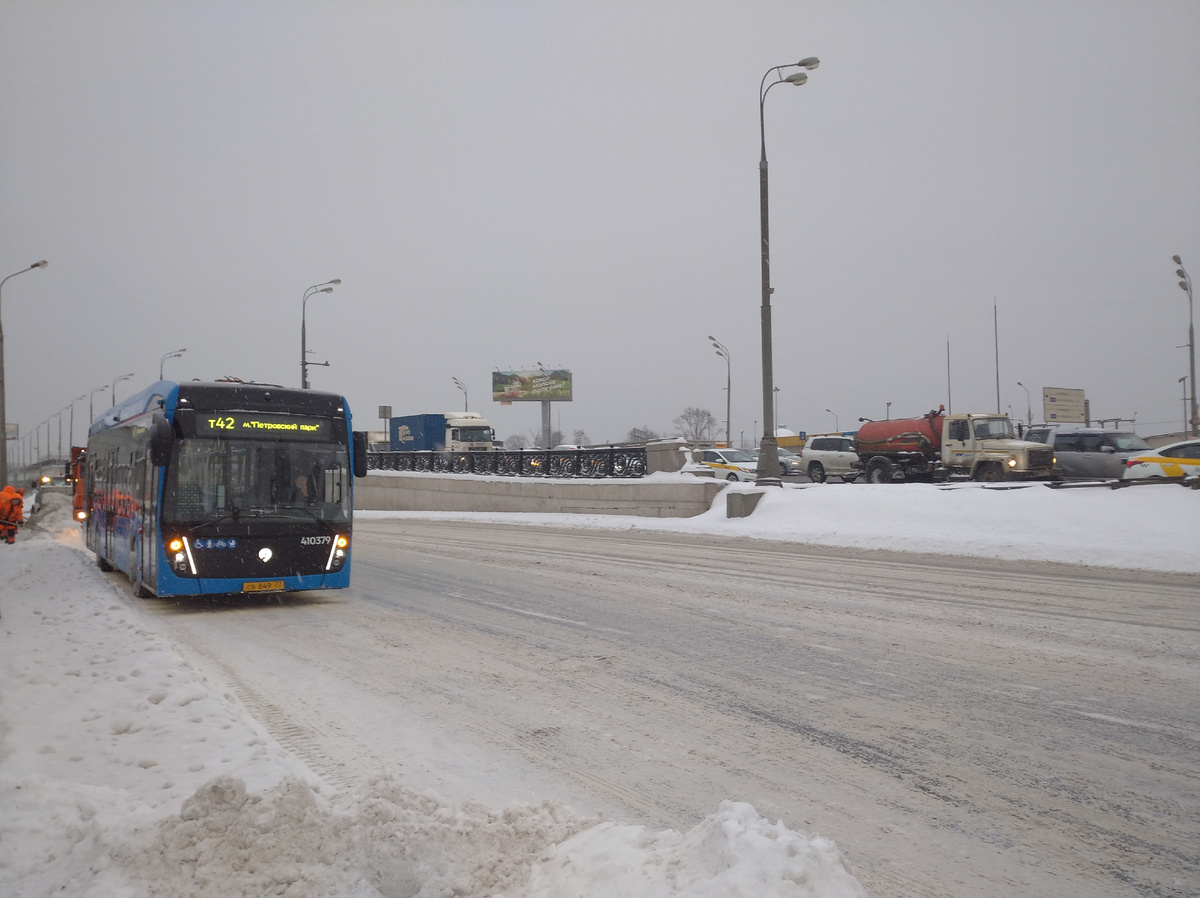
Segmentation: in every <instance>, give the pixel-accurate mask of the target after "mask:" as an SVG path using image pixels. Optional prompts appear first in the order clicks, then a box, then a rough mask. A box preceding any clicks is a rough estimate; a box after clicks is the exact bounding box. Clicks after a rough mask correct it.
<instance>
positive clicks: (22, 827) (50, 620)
mask: <svg viewBox="0 0 1200 898" xmlns="http://www.w3.org/2000/svg"><path fill="white" fill-rule="evenodd" d="M56 499H57V497H48V501H47V508H46V509H45V511H44V512H43V514H42V515H41V518H40V520H38V521H35V522H34V523H35V524H36V525H37V526H36V527H27V528H25V529H24V530H23V531H22V533H21V536H20V539H19V541H18V543H17V545H16V546H14V547H11V548H6V550H5V551H4V552H3V554H0V582H4V583H5V590H4V593H3V596H2V597H0V639H2V640H3V652H2V657H0V677H2V679H0V684H2V686H3V689H2V692H0V808H2V813H0V893H2V894H5V895H11V896H21V898H35V896H47V898H48V896H50V895H72V896H89V898H90V896H95V898H99V896H105V898H110V896H130V898H132V896H142V895H170V896H222V898H229V896H247V898H249V896H256V898H257V896H261V895H286V896H291V898H318V896H320V898H324V896H351V898H374V896H385V898H409V896H421V898H426V896H442V895H460V896H493V895H505V896H509V898H518V896H524V898H552V896H553V898H558V896H562V895H576V894H577V895H588V896H607V895H614V896H615V895H625V894H636V895H639V896H643V898H668V896H675V895H684V894H686V895H696V896H701V895H702V896H711V898H719V896H729V898H734V896H746V898H749V896H756V898H772V896H780V898H782V896H784V895H787V896H794V895H801V896H812V898H849V896H860V895H863V894H865V893H864V892H863V890H862V889H861V887H860V886H859V884H858V883H857V882H856V881H855V880H854V879H853V877H852V876H850V874H849V873H848V872H847V871H846V869H845V867H844V865H843V863H842V861H841V859H840V856H839V854H838V851H837V848H836V846H834V845H833V844H832V843H831V842H829V841H828V840H825V839H821V838H820V837H812V838H809V837H807V836H804V835H800V834H798V833H795V832H792V831H790V830H787V829H786V828H785V827H783V826H782V825H780V824H772V823H771V822H769V821H767V820H765V819H764V818H762V817H761V816H760V815H758V814H757V813H756V812H755V810H754V809H753V808H752V807H751V806H750V805H747V804H744V803H737V802H723V803H721V804H720V806H719V807H715V808H714V813H713V814H712V816H710V817H709V818H708V819H707V820H705V821H703V822H702V823H701V824H699V825H698V826H697V827H696V828H694V829H693V830H691V831H689V832H687V833H678V832H674V831H665V832H649V831H646V830H645V829H644V828H642V827H633V826H622V825H620V824H619V823H618V822H615V821H597V820H595V819H592V818H581V817H579V816H577V815H576V814H574V813H573V812H572V811H571V810H570V809H568V808H566V807H564V806H563V805H561V804H559V803H556V802H553V801H543V802H540V803H538V804H535V805H530V804H512V805H509V806H508V807H506V808H504V809H500V810H495V809H491V808H488V807H485V806H484V805H482V804H480V803H477V802H464V803H461V804H454V803H450V802H446V801H444V800H443V799H441V798H439V797H438V796H437V795H434V794H433V793H431V792H428V791H427V792H423V793H417V792H415V791H413V790H411V789H409V788H407V787H406V786H405V785H404V783H403V782H402V781H401V780H399V779H397V778H395V777H392V776H390V775H389V774H388V773H387V772H384V771H380V774H379V776H378V777H377V778H376V779H374V780H373V781H372V782H370V783H369V784H368V785H367V786H366V787H364V788H362V789H361V790H358V791H356V792H354V793H352V794H345V795H339V794H337V793H336V792H334V791H333V790H331V789H330V788H329V787H328V786H327V785H325V784H323V783H322V782H320V780H319V779H318V778H317V777H316V776H315V775H313V774H312V773H311V772H310V771H309V770H308V769H307V768H306V767H305V766H304V765H303V763H302V762H300V761H299V760H298V759H297V758H295V757H294V756H291V755H289V754H288V753H287V752H285V751H284V750H283V749H282V748H280V746H279V745H278V744H277V743H276V742H275V741H274V740H273V739H271V737H270V736H269V735H268V734H267V733H266V732H265V731H264V730H263V729H262V728H261V727H260V726H259V725H258V724H257V723H256V722H255V721H254V720H253V719H252V718H251V717H249V715H248V714H247V713H246V712H245V711H244V710H243V709H242V708H241V706H240V705H239V704H238V703H237V701H236V700H235V699H234V698H233V697H231V696H230V695H228V694H225V693H223V692H222V690H221V687H220V685H219V684H217V683H215V682H213V681H211V680H209V679H208V678H207V677H206V676H205V675H203V674H202V673H201V672H199V671H197V670H196V669H194V668H193V667H192V666H190V665H189V664H188V663H187V661H186V660H185V659H183V658H182V657H181V656H180V655H179V654H178V652H177V651H176V650H175V648H174V647H173V646H172V644H171V642H170V640H169V638H167V636H166V635H165V634H164V633H163V632H161V631H160V630H159V629H158V628H156V626H155V625H154V622H153V621H152V620H151V619H149V618H148V617H147V616H145V615H143V614H142V613H141V612H140V610H139V608H138V605H137V602H136V600H134V599H132V598H131V596H130V595H127V594H124V593H121V592H119V591H118V590H117V589H114V582H113V580H112V578H106V577H104V576H102V575H100V574H99V573H98V572H97V571H96V568H95V566H94V564H93V562H92V560H91V556H90V554H88V553H86V552H85V551H84V550H83V547H82V545H81V542H80V539H79V534H78V530H77V529H76V528H75V527H74V525H73V524H71V523H70V521H69V516H68V510H67V509H66V508H65V507H64V504H63V503H61V502H58V501H56ZM118 582H119V581H118ZM715 803H716V802H714V804H715Z"/></svg>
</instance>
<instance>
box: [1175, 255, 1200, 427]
mask: <svg viewBox="0 0 1200 898" xmlns="http://www.w3.org/2000/svg"><path fill="white" fill-rule="evenodd" d="M1171 259H1172V261H1174V262H1175V264H1176V265H1178V266H1179V268H1178V270H1176V272H1175V273H1176V274H1177V275H1179V278H1180V281H1179V288H1180V289H1181V290H1184V291H1185V292H1186V293H1187V295H1188V362H1189V364H1190V366H1191V368H1190V372H1191V377H1192V420H1191V424H1192V427H1191V432H1192V436H1196V434H1197V433H1200V430H1198V429H1197V428H1200V410H1198V409H1197V407H1196V328H1195V326H1194V324H1193V321H1192V278H1191V276H1190V275H1189V274H1188V273H1187V269H1186V268H1184V267H1183V260H1182V259H1180V258H1179V256H1172V257H1171Z"/></svg>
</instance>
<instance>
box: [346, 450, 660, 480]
mask: <svg viewBox="0 0 1200 898" xmlns="http://www.w3.org/2000/svg"><path fill="white" fill-rule="evenodd" d="M367 470H369V471H417V472H419V471H425V472H429V473H434V474H500V475H503V476H509V477H622V478H629V477H645V476H646V447H645V446H601V447H595V448H590V449H500V450H496V451H493V452H487V451H480V450H472V451H461V452H368V453H367Z"/></svg>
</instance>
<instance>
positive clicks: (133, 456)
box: [82, 381, 367, 597]
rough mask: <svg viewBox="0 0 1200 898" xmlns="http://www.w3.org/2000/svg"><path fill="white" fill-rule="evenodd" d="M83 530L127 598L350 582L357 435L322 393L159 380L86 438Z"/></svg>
mask: <svg viewBox="0 0 1200 898" xmlns="http://www.w3.org/2000/svg"><path fill="white" fill-rule="evenodd" d="M84 459H85V461H84V465H83V472H82V476H83V481H84V490H83V502H84V509H83V526H84V529H85V538H86V542H87V547H88V548H89V549H90V550H91V551H93V552H95V553H96V559H97V562H98V563H99V565H100V568H101V569H102V570H105V571H110V570H113V569H114V568H115V569H117V570H120V571H124V572H125V573H126V574H128V575H129V579H130V580H131V581H132V582H133V589H134V592H135V593H136V594H137V595H139V596H143V597H144V596H151V595H155V596H164V597H165V596H187V595H202V594H203V595H207V594H219V593H252V592H284V591H290V590H298V589H338V588H341V587H345V586H348V585H349V583H350V541H351V519H352V514H353V506H354V502H353V477H355V476H357V477H363V476H365V475H366V473H367V470H366V467H367V457H366V434H365V433H354V432H353V430H352V429H351V420H350V408H349V406H348V405H347V404H346V400H345V399H344V398H342V397H341V396H338V395H336V394H333V393H319V392H315V391H312V390H295V389H285V388H283V387H276V386H269V385H265V384H250V383H242V382H239V381H219V382H214V383H201V382H192V383H174V382H172V381H159V382H158V383H155V384H152V385H151V386H149V387H148V388H146V389H145V390H143V391H142V392H140V393H138V394H137V395H135V396H132V397H130V398H129V399H128V400H126V401H125V402H123V403H121V404H120V405H117V406H114V407H113V408H111V409H109V410H108V411H107V412H104V413H103V414H102V415H101V416H100V417H98V418H97V419H96V420H94V421H93V422H92V424H91V427H90V428H89V430H88V445H87V453H86V455H85V456H84Z"/></svg>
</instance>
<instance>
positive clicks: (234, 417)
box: [195, 411, 330, 441]
mask: <svg viewBox="0 0 1200 898" xmlns="http://www.w3.org/2000/svg"><path fill="white" fill-rule="evenodd" d="M195 420H196V436H198V437H234V438H237V439H243V440H245V439H266V440H278V439H287V440H321V441H328V440H329V438H330V422H329V419H328V418H307V417H303V416H300V415H268V414H263V413H261V412H201V411H198V412H197V413H196V419H195Z"/></svg>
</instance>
